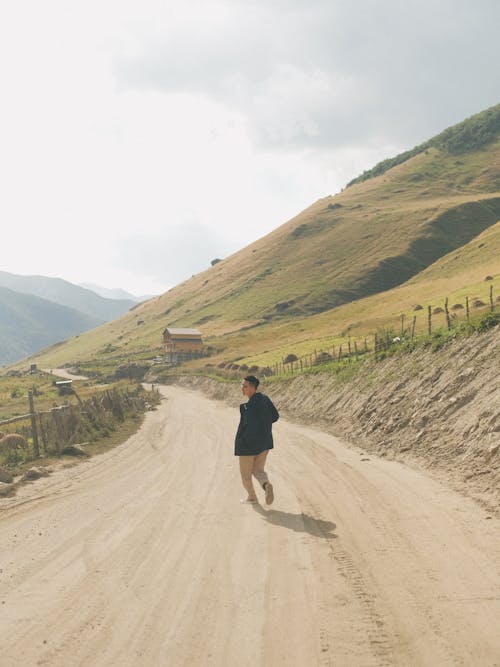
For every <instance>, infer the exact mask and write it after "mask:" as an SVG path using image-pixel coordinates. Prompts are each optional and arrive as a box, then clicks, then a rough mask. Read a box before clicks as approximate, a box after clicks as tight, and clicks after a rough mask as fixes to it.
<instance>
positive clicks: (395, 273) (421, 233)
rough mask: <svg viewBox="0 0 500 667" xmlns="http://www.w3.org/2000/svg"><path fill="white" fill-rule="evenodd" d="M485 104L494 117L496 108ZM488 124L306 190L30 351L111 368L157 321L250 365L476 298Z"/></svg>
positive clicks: (497, 152) (494, 248)
mask: <svg viewBox="0 0 500 667" xmlns="http://www.w3.org/2000/svg"><path fill="white" fill-rule="evenodd" d="M492 113H493V116H494V118H496V117H497V115H498V113H500V108H499V107H495V108H494V109H493V112H492ZM487 115H488V114H487ZM490 115H491V114H490ZM490 115H488V118H489V119H490V120H491V118H490ZM488 123H489V124H488V132H486V130H484V132H485V133H486V134H487V140H484V141H483V139H481V140H480V139H479V138H476V139H477V140H476V139H474V137H475V135H474V132H480V133H482V132H483V130H482V129H481V128H482V125H481V122H480V121H478V117H474V118H473V119H471V120H469V121H465V123H463V124H460V129H459V131H458V130H457V132H455V133H454V132H453V131H451V130H448V131H447V132H448V136H449V137H451V138H453V137H455V139H456V137H462V138H463V137H464V136H467V132H468V131H469V134H471V136H472V138H471V139H470V140H469V143H468V144H467V146H468V149H467V150H465V149H464V150H462V152H460V153H457V152H455V151H454V150H452V149H451V148H450V146H451V144H450V145H449V146H446V144H444V143H443V141H441V140H440V141H436V142H434V143H435V145H431V143H432V140H431V142H429V145H428V147H426V148H424V149H423V150H421V151H419V152H417V153H416V154H414V155H412V156H410V157H408V158H407V159H405V160H403V161H401V162H400V163H397V164H395V165H394V166H392V168H390V169H388V170H386V171H384V172H383V173H381V174H379V175H378V176H377V175H373V176H372V177H371V178H366V179H363V180H362V181H360V182H357V183H354V184H352V185H351V186H350V187H348V188H347V189H345V190H344V191H343V192H341V193H339V194H338V195H336V196H334V197H331V196H330V197H325V198H324V199H321V200H319V201H317V202H316V203H314V204H313V205H312V206H310V207H309V208H307V209H306V210H305V211H303V212H302V213H300V214H299V215H298V216H296V217H295V218H293V219H292V220H290V221H289V222H287V223H285V224H284V225H282V226H281V227H279V228H278V229H276V230H275V231H273V232H272V233H271V234H269V235H267V236H266V237H264V238H262V239H260V240H258V241H256V242H255V243H253V244H251V245H250V246H248V247H246V248H244V249H242V250H241V251H239V252H237V253H235V254H234V255H232V256H231V257H228V258H226V259H224V260H223V261H221V262H220V263H218V264H216V265H215V266H213V267H211V268H209V269H207V270H206V271H204V272H203V273H200V274H198V275H197V276H194V277H193V278H191V279H190V280H187V281H185V282H184V283H182V284H180V285H178V286H176V287H175V288H173V289H171V290H169V292H167V293H165V294H163V295H161V296H160V297H157V298H155V299H152V300H151V301H149V302H147V303H144V304H140V305H139V306H137V307H136V308H134V309H133V310H132V311H131V312H130V313H128V314H126V315H125V316H124V317H122V318H120V319H118V320H116V321H114V322H112V323H110V324H108V325H104V326H102V327H99V328H98V329H96V330H94V331H92V332H89V333H87V334H85V336H81V337H79V338H78V339H72V340H71V341H68V343H66V344H65V345H64V346H59V347H58V348H57V349H52V350H48V351H46V352H45V353H44V355H42V356H41V358H43V359H45V360H46V363H50V364H53V365H55V364H60V363H72V362H75V361H79V360H85V359H86V360H87V361H89V360H90V359H91V358H93V359H94V360H95V363H98V361H97V360H100V361H104V360H107V361H106V363H109V364H110V365H111V364H113V363H118V362H119V361H120V360H123V359H133V358H135V357H137V358H140V357H141V356H148V355H149V356H151V355H152V354H155V353H156V351H157V350H158V349H159V347H160V345H161V332H162V330H163V329H164V328H165V326H167V325H170V326H196V327H199V328H200V329H201V330H202V331H203V334H204V337H205V339H206V341H207V343H209V344H211V345H212V346H213V347H214V348H215V349H216V350H218V353H217V354H216V355H215V356H214V358H213V360H211V362H212V363H217V362H218V361H220V360H223V361H226V360H235V359H244V360H246V361H248V362H249V363H251V362H252V361H253V362H255V363H258V364H259V365H261V364H264V363H270V362H272V361H273V360H276V359H281V357H282V356H283V354H284V353H286V351H293V352H295V353H303V352H306V351H308V350H311V349H315V348H318V349H320V348H321V346H322V345H325V346H327V345H329V344H330V343H332V342H334V341H338V340H339V339H341V338H342V337H345V336H346V335H348V334H349V333H351V334H352V335H354V334H355V333H356V334H359V335H361V334H364V333H368V332H370V333H371V332H373V331H374V330H376V329H377V328H379V327H384V326H391V325H392V324H393V323H394V322H397V320H398V319H399V317H400V315H401V313H405V314H407V316H408V317H411V316H412V314H413V312H414V311H413V307H414V306H415V305H416V304H420V305H427V304H428V303H429V302H433V301H434V302H439V304H441V302H442V301H444V298H445V297H446V296H448V297H450V302H453V300H458V299H461V298H463V297H464V296H465V294H466V293H467V294H468V295H469V296H471V297H473V296H479V295H480V296H481V297H482V298H483V300H484V299H485V298H486V296H487V288H488V285H486V283H484V278H485V274H487V273H488V274H491V275H493V276H494V277H495V280H494V281H493V282H494V284H495V288H496V285H497V283H498V274H499V271H500V266H499V259H498V258H499V257H500V243H499V240H498V226H497V225H496V223H497V221H498V220H500V184H499V174H500V136H499V133H498V130H497V129H495V128H496V126H495V124H494V123H492V122H490V121H488ZM457 127H458V126H457ZM478 128H479V129H478ZM485 136H486V135H485ZM450 140H451V139H450ZM471 147H472V148H471ZM488 234H491V236H488ZM480 235H486V236H484V238H485V239H486V241H481V243H484V245H482V246H481V248H479V247H478V246H479V243H478V244H477V246H476V245H475V242H476V241H479V237H480ZM481 238H483V236H482V237H481ZM479 250H480V251H481V252H479ZM454 253H455V254H454ZM455 258H457V259H455ZM454 264H456V268H455V266H454ZM476 293H477V294H476ZM496 293H497V294H498V290H497V292H496ZM419 326H420V323H419ZM291 348H293V349H291ZM202 363H204V362H202Z"/></svg>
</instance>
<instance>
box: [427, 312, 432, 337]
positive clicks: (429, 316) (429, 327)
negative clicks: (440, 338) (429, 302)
mask: <svg viewBox="0 0 500 667" xmlns="http://www.w3.org/2000/svg"><path fill="white" fill-rule="evenodd" d="M427 333H428V334H429V336H430V335H431V333H432V306H427Z"/></svg>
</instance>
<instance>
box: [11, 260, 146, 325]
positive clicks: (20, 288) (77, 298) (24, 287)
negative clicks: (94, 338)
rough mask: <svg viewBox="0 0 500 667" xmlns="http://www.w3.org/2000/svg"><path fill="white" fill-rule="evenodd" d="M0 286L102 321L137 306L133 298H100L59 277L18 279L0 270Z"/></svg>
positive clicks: (22, 277)
mask: <svg viewBox="0 0 500 667" xmlns="http://www.w3.org/2000/svg"><path fill="white" fill-rule="evenodd" d="M0 287H7V288H8V289H11V290H14V291H15V292H21V293H22V294H32V295H33V296H38V297H40V298H42V299H48V300H49V301H53V302H54V303H58V304H59V305H61V306H67V307H68V308H73V309H75V310H79V311H80V312H81V313H84V314H85V315H88V316H89V317H91V318H92V319H94V320H95V319H97V320H100V321H101V322H108V321H109V320H113V319H115V318H116V317H120V315H123V314H124V313H126V312H127V311H128V310H129V308H131V307H132V306H134V305H135V303H136V302H135V301H133V300H132V299H107V298H103V297H102V296H100V295H98V294H96V293H95V292H92V291H91V290H90V289H85V288H83V287H79V286H78V285H74V284H73V283H70V282H68V281H67V280H62V279H61V278H47V277H46V276H19V275H16V274H14V273H7V272H6V271H0Z"/></svg>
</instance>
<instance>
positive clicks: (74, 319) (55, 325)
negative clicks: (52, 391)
mask: <svg viewBox="0 0 500 667" xmlns="http://www.w3.org/2000/svg"><path fill="white" fill-rule="evenodd" d="M102 323H103V320H102V319H97V318H93V317H89V316H88V315H84V314H83V313H80V312H78V311H76V310H74V309H73V308H68V307H66V306H61V305H59V304H57V303H54V302H53V301H48V300H47V299H41V298H39V297H36V296H32V295H31V294H21V293H20V292H15V291H13V290H10V289H7V288H6V287H0V365H3V364H8V363H12V362H14V361H17V360H19V359H22V358H24V357H26V356H28V355H30V354H32V353H33V352H36V351H37V350H40V349H41V348H43V347H46V346H47V345H51V344H52V343H56V342H58V341H63V340H65V339H66V338H68V337H71V336H74V335H76V334H79V333H82V332H83V331H88V330H89V329H93V328H94V327H96V326H98V325H99V324H102Z"/></svg>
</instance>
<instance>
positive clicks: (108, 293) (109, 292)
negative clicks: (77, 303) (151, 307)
mask: <svg viewBox="0 0 500 667" xmlns="http://www.w3.org/2000/svg"><path fill="white" fill-rule="evenodd" d="M79 286H80V287H83V288H84V289H88V290H90V291H91V292H95V293H96V294H98V295H99V296H102V297H103V298H104V299H118V300H123V299H125V300H126V301H133V302H134V303H141V302H142V301H147V300H148V299H152V298H153V297H154V296H156V295H155V294H143V295H140V296H137V295H136V294H131V293H130V292H127V291H126V290H124V289H121V288H120V287H115V288H109V287H102V286H101V285H95V284H94V283H79Z"/></svg>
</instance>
